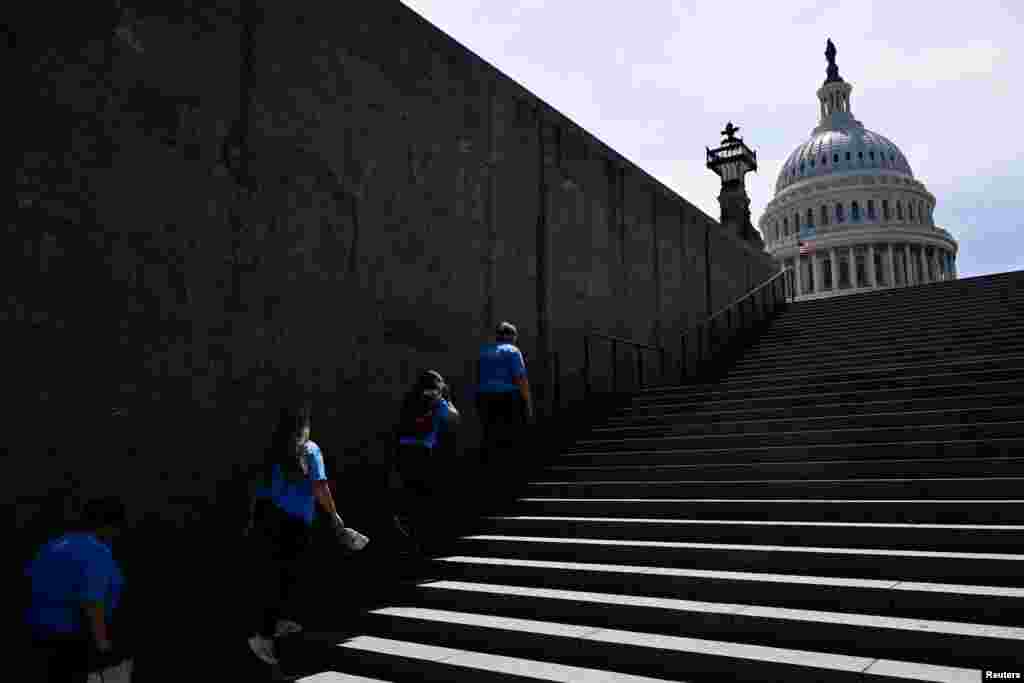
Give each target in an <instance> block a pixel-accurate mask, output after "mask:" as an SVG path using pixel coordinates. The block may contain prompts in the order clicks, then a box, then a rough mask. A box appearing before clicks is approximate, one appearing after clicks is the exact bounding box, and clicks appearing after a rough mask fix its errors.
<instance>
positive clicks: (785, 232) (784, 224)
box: [782, 218, 789, 237]
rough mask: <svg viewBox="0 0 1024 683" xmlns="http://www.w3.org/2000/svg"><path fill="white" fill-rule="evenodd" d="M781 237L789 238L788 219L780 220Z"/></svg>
mask: <svg viewBox="0 0 1024 683" xmlns="http://www.w3.org/2000/svg"><path fill="white" fill-rule="evenodd" d="M782 235H783V236H784V237H789V219H788V218H783V219H782Z"/></svg>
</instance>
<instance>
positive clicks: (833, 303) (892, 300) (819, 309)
mask: <svg viewBox="0 0 1024 683" xmlns="http://www.w3.org/2000/svg"><path fill="white" fill-rule="evenodd" d="M945 284H946V283H933V284H929V285H924V286H922V288H918V287H908V288H896V289H886V290H876V291H873V292H860V293H857V294H848V295H845V296H841V297H833V298H829V299H812V300H806V301H798V302H794V303H791V304H789V307H788V308H789V310H790V311H792V312H793V313H794V314H800V315H809V316H814V315H828V314H831V313H856V312H862V311H871V310H890V309H894V308H897V309H898V308H900V307H906V306H914V305H916V306H918V307H921V308H925V307H927V306H928V305H929V304H930V305H940V306H941V305H943V304H944V303H947V302H950V301H954V300H959V301H965V302H971V303H976V302H985V301H990V300H992V299H993V298H995V299H997V300H1007V301H1015V300H1018V299H1019V298H1020V296H1021V295H1022V294H1024V292H1022V291H1021V286H1020V284H1019V281H1017V282H1014V281H1012V280H1004V281H1003V282H989V283H966V284H965V285H964V286H959V287H942V286H940V285H945Z"/></svg>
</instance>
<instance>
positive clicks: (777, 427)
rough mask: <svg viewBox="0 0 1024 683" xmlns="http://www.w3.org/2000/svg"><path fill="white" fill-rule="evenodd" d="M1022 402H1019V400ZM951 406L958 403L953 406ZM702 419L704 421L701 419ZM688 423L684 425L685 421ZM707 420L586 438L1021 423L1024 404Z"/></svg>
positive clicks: (597, 431)
mask: <svg viewBox="0 0 1024 683" xmlns="http://www.w3.org/2000/svg"><path fill="white" fill-rule="evenodd" d="M1017 401H1020V398H1017ZM950 403H951V404H952V405H957V403H954V402H950ZM701 418H703V419H701ZM687 419H688V420H689V421H684V420H687ZM706 419H707V418H706V416H703V415H701V416H680V417H679V418H676V419H675V420H673V421H672V422H671V423H665V422H662V423H660V424H636V425H629V424H618V425H604V426H602V425H597V426H594V427H593V428H591V429H590V431H589V432H587V433H586V434H584V435H583V436H584V437H585V438H588V439H601V438H617V437H633V436H640V437H657V436H684V435H693V436H699V435H705V434H759V433H768V432H791V431H797V430H798V429H809V430H812V431H813V430H820V429H850V428H878V427H893V426H899V425H908V424H913V425H918V426H927V425H957V424H971V423H975V422H996V421H1010V422H1016V421H1022V420H1024V402H1022V403H1016V404H1014V403H1011V404H1010V405H1004V406H985V407H977V408H953V407H947V408H945V409H941V410H907V411H898V410H896V411H891V412H878V413H862V414H854V415H842V414H841V415H829V416H818V417H804V416H799V417H798V416H790V417H784V418H774V419H753V420H732V421H728V422H725V421H719V422H707V421H706Z"/></svg>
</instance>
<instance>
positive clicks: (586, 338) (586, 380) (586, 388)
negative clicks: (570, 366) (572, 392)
mask: <svg viewBox="0 0 1024 683" xmlns="http://www.w3.org/2000/svg"><path fill="white" fill-rule="evenodd" d="M583 398H584V399H585V400H587V401H589V400H590V335H588V334H585V335H583Z"/></svg>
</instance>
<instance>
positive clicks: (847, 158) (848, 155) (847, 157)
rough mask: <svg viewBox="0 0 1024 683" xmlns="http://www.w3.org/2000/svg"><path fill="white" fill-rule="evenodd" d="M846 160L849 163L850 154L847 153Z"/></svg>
mask: <svg viewBox="0 0 1024 683" xmlns="http://www.w3.org/2000/svg"><path fill="white" fill-rule="evenodd" d="M846 160H847V161H849V160H850V153H849V152H847V153H846Z"/></svg>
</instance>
